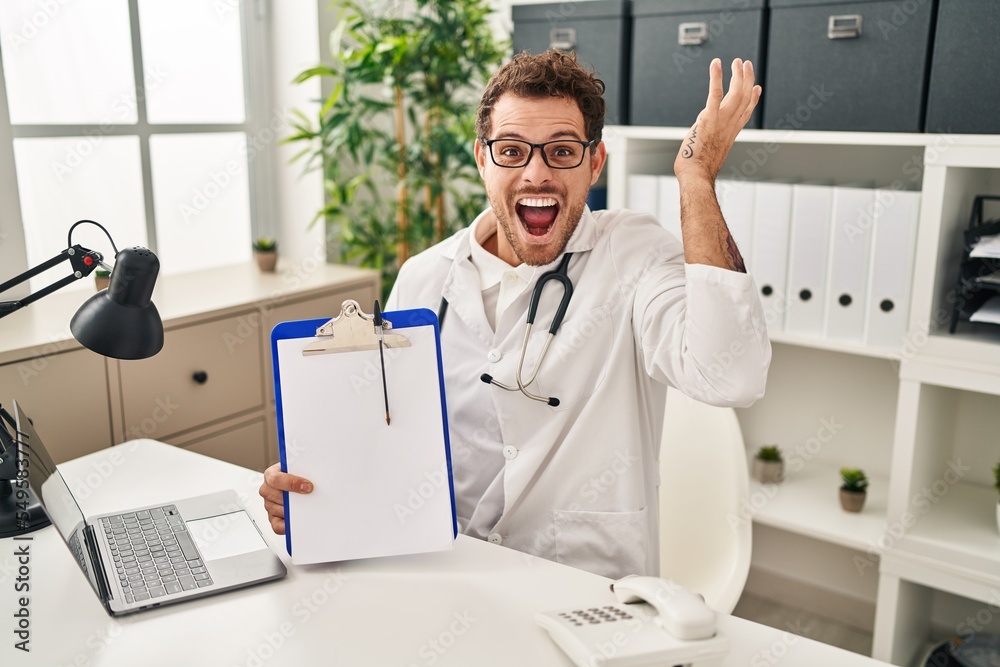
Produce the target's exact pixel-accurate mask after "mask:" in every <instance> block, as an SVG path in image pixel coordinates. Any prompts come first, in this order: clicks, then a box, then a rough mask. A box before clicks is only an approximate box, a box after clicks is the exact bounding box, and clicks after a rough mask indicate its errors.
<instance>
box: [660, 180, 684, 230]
mask: <svg viewBox="0 0 1000 667" xmlns="http://www.w3.org/2000/svg"><path fill="white" fill-rule="evenodd" d="M659 200H660V201H659V204H660V212H659V215H658V217H659V219H660V224H661V225H663V228H664V229H666V230H667V231H668V232H670V233H671V234H673V235H674V236H676V237H677V240H678V241H681V242H682V243H683V241H684V237H682V236H681V188H680V185H679V184H678V183H677V177H676V176H660V197H659Z"/></svg>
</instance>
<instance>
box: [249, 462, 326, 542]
mask: <svg viewBox="0 0 1000 667" xmlns="http://www.w3.org/2000/svg"><path fill="white" fill-rule="evenodd" d="M312 490H313V485H312V482H310V481H309V480H308V479H305V478H304V477H298V476H297V475H290V474H288V473H287V472H281V464H280V463H275V464H274V465H273V466H271V467H270V468H268V469H267V470H265V471H264V483H263V484H261V485H260V491H259V493H260V497H261V498H263V499H264V509H265V510H267V520H268V521H269V522H270V523H271V530H273V531H274V532H275V533H277V534H278V535H284V534H285V503H284V497H283V496H282V495H281V492H282V491H290V492H292V493H312Z"/></svg>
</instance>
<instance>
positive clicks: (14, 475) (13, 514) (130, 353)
mask: <svg viewBox="0 0 1000 667" xmlns="http://www.w3.org/2000/svg"><path fill="white" fill-rule="evenodd" d="M83 223H89V224H92V225H97V226H98V227H100V228H101V230H103V231H104V233H105V234H107V236H108V239H109V240H110V241H111V247H112V249H113V250H114V251H115V266H114V269H113V270H112V271H111V279H110V283H109V286H108V288H107V289H105V290H101V291H100V292H98V293H97V294H95V295H94V296H92V297H90V298H89V299H87V301H85V302H84V304H83V305H82V306H81V307H80V309H79V310H78V311H77V312H76V315H74V316H73V319H72V320H71V321H70V331H72V332H73V336H74V337H75V338H76V339H77V340H78V341H80V343H81V344H82V345H83V346H84V347H87V348H89V349H91V350H93V351H94V352H97V353H98V354H101V355H104V356H106V357H114V358H116V359H145V358H146V357H151V356H153V355H154V354H156V353H157V352H159V351H160V348H162V347H163V322H161V321H160V314H159V313H158V312H157V310H156V306H155V305H153V303H152V301H151V297H152V294H153V285H154V284H155V283H156V274H157V273H158V272H159V270H160V262H159V260H158V259H157V258H156V255H154V254H153V253H152V252H150V251H149V250H147V249H146V248H140V247H135V248H126V249H125V250H122V251H121V252H119V251H118V249H117V248H116V247H115V242H114V239H112V238H111V234H109V233H108V230H107V229H105V228H104V227H103V226H102V225H100V224H98V223H96V222H94V221H93V220H80V221H78V222H76V223H74V224H73V226H72V227H70V229H69V235H68V239H67V246H68V247H67V248H66V249H65V250H63V251H62V252H60V253H59V254H58V255H56V256H55V257H53V258H51V259H49V260H47V261H45V262H42V263H41V264H39V265H38V266H36V267H34V268H32V269H28V270H27V271H25V272H24V273H22V274H20V275H18V276H16V277H14V278H13V279H11V280H8V281H7V282H5V283H3V284H0V294H2V293H3V292H5V291H7V290H9V289H10V288H12V287H14V286H15V285H19V284H21V283H23V282H24V281H26V280H28V279H29V278H31V277H32V276H36V275H38V274H39V273H41V272H42V271H45V270H47V269H50V268H52V267H54V266H57V265H58V264H60V263H62V262H64V261H67V260H69V263H70V266H71V269H72V273H70V275H68V276H66V277H65V278H62V279H61V280H58V281H56V282H54V283H52V284H51V285H49V286H47V287H45V288H43V289H40V290H38V291H37V292H33V293H32V294H29V295H28V296H26V297H24V298H23V299H19V300H15V301H0V318H3V317H6V316H7V315H10V314H11V313H13V312H14V311H17V310H20V309H21V308H24V307H25V306H28V305H30V304H31V303H33V302H35V301H37V300H38V299H41V298H42V297H45V296H48V295H49V294H51V293H52V292H55V291H56V290H58V289H61V288H63V287H65V286H66V285H69V284H70V283H72V282H74V281H77V280H79V279H81V278H85V277H86V276H89V275H90V274H91V273H93V271H94V270H95V269H96V268H97V267H99V266H103V267H104V268H105V269H108V268H110V267H108V266H107V265H106V264H104V256H103V255H101V253H99V252H96V251H93V250H90V249H88V248H84V247H83V246H81V245H79V244H74V243H73V230H74V229H75V228H76V227H77V225H81V224H83ZM5 417H6V411H4V410H3V408H2V407H0V538H3V537H12V536H14V535H22V534H24V533H30V532H32V531H34V530H37V529H39V528H42V527H44V526H47V525H48V524H49V520H48V518H47V517H46V516H45V512H44V511H43V510H42V508H41V507H40V506H39V505H38V501H37V499H36V498H35V497H34V495H33V494H31V493H30V492H29V490H28V489H27V487H26V485H25V484H24V483H23V480H19V479H18V471H19V465H18V464H19V461H21V460H22V459H21V456H20V455H19V452H18V446H19V443H18V440H19V438H18V437H17V434H16V431H15V430H14V424H13V420H7V419H5ZM21 474H22V477H23V475H24V474H25V473H23V472H22V473H21Z"/></svg>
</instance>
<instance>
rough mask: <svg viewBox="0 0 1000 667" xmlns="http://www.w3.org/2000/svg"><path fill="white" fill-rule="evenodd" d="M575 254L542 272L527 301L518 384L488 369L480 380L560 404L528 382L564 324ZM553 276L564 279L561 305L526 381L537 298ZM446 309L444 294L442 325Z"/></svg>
mask: <svg viewBox="0 0 1000 667" xmlns="http://www.w3.org/2000/svg"><path fill="white" fill-rule="evenodd" d="M572 255H573V253H571V252H567V253H565V254H564V255H563V258H562V261H560V262H559V266H557V267H556V268H554V269H552V270H551V271H546V272H545V273H543V274H542V275H540V276H539V277H538V282H536V283H535V288H534V289H533V290H532V291H531V303H530V304H529V305H528V318H527V323H526V324H525V327H524V341H523V342H522V343H521V357H520V359H518V361H517V373H516V374H515V375H514V379H515V380H516V381H517V386H516V387H512V386H510V385H506V384H503V383H502V382H497V381H496V380H494V379H493V376H492V375H490V374H489V373H483V374H482V375H481V376H479V379H480V380H482V381H483V382H485V383H486V384H492V385H494V386H497V387H500V388H501V389H506V390H507V391H520V392H521V393H522V394H524V395H525V396H527V397H528V398H530V399H533V400H536V401H541V402H542V403H548V404H549V405H551V406H552V407H556V406H557V405H559V399H558V398H556V397H555V396H549V397H545V396H538V395H536V394H532V393H531V392H530V391H528V385H529V384H531V383H532V382H534V381H535V376H536V375H538V369H539V368H540V367H541V365H542V361H543V360H544V359H545V353H546V352H548V350H549V344H550V343H551V342H552V339H553V338H554V337H555V335H556V332H557V331H559V326H560V325H561V324H562V321H563V317H564V316H565V315H566V309H567V308H569V302H570V299H572V298H573V281H571V280H570V279H569V276H568V275H567V274H566V269H567V268H568V267H569V258H570V257H571V256H572ZM550 280H556V281H558V282H560V283H562V286H563V295H562V299H561V300H560V301H559V308H557V309H556V314H555V317H553V318H552V324H551V325H550V326H549V335H548V337H547V338H546V339H545V343H544V344H543V345H542V350H541V352H539V353H538V360H537V361H536V362H535V369H534V370H533V371H532V372H531V377H530V378H528V380H527V381H524V380H522V379H521V374H522V369H523V368H524V355H525V353H526V352H527V350H528V338H529V337H530V336H531V327H532V325H534V323H535V315H536V314H537V312H538V302H539V300H540V299H541V297H542V289H543V288H544V287H545V283H547V282H548V281H550ZM447 312H448V300H447V299H445V298H444V297H441V305H440V306H439V307H438V314H437V315H438V328H439V329H440V327H441V326H443V324H444V317H445V314H447Z"/></svg>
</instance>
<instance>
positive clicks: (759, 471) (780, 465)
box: [753, 459, 785, 484]
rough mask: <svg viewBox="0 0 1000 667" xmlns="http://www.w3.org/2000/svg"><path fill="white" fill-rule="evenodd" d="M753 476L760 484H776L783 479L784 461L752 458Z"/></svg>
mask: <svg viewBox="0 0 1000 667" xmlns="http://www.w3.org/2000/svg"><path fill="white" fill-rule="evenodd" d="M753 478H754V479H755V480H757V481H758V482H760V483H761V484H777V483H779V482H780V481H781V480H783V479H785V463H784V461H764V460H762V459H754V460H753Z"/></svg>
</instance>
